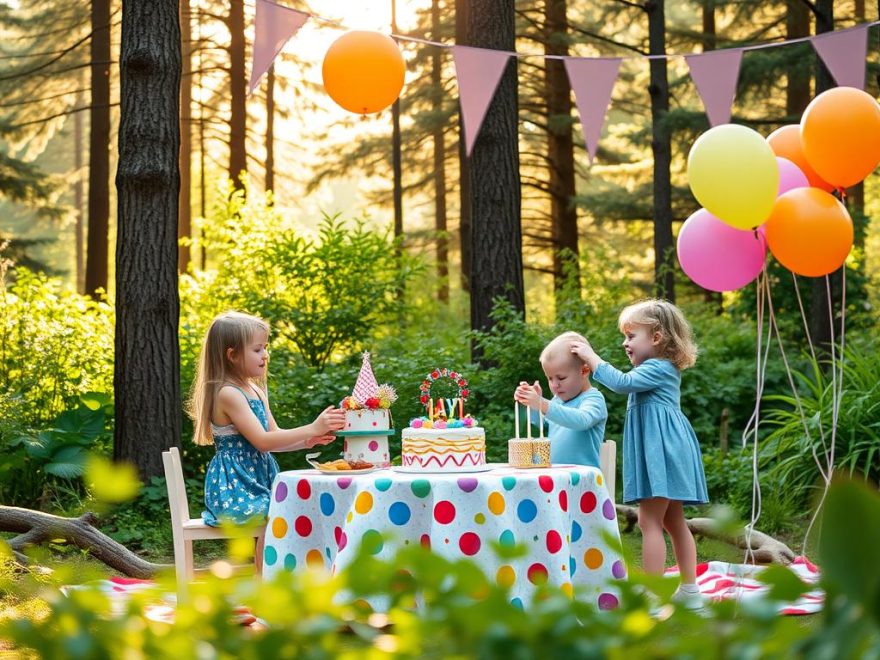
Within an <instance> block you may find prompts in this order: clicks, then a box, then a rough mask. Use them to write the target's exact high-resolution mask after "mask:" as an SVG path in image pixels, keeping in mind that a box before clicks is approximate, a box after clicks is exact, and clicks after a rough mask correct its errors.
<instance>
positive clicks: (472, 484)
mask: <svg viewBox="0 0 880 660" xmlns="http://www.w3.org/2000/svg"><path fill="white" fill-rule="evenodd" d="M458 487H459V488H461V489H462V490H463V491H464V492H465V493H471V492H473V491H474V489H476V487H477V480H476V479H474V478H473V477H462V478H461V479H459V480H458Z"/></svg>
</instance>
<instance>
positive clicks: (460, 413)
mask: <svg viewBox="0 0 880 660" xmlns="http://www.w3.org/2000/svg"><path fill="white" fill-rule="evenodd" d="M458 418H459V419H464V399H463V398H462V399H459V400H458Z"/></svg>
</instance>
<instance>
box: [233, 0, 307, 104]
mask: <svg viewBox="0 0 880 660" xmlns="http://www.w3.org/2000/svg"><path fill="white" fill-rule="evenodd" d="M307 20H309V15H308V14H306V13H304V12H301V11H296V10H295V9H289V8H288V7H282V6H281V5H276V4H275V3H274V2H270V0H257V15H256V19H255V21H254V23H255V28H254V55H253V60H252V63H251V80H250V82H249V83H248V94H250V93H251V92H253V91H254V89H256V87H257V85H258V84H259V82H260V79H261V78H262V77H263V75H264V74H265V73H266V72H267V71H268V70H269V68H270V67H271V66H272V63H273V62H274V61H275V58H276V57H278V53H280V52H281V49H282V48H284V45H285V44H286V43H287V42H288V40H290V38H291V37H292V36H293V35H295V34H296V33H297V32H298V31H299V29H300V28H301V27H302V26H303V25H305V22H306V21H307Z"/></svg>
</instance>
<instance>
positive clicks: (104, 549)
mask: <svg viewBox="0 0 880 660" xmlns="http://www.w3.org/2000/svg"><path fill="white" fill-rule="evenodd" d="M96 522H97V519H96V518H95V515H94V514H93V513H84V514H83V515H81V516H80V517H79V518H62V517H61V516H53V515H51V514H49V513H43V512H42V511H33V510H31V509H20V508H18V507H14V506H0V531H3V532H14V533H17V534H18V536H15V537H13V538H11V539H9V540H8V541H7V543H8V544H9V547H10V548H11V549H12V551H13V552H15V553H16V556H18V557H19V558H20V559H21V558H22V553H23V551H24V550H26V549H27V548H28V546H33V545H39V544H40V543H45V542H47V541H57V540H58V539H64V540H65V541H67V542H68V543H72V544H73V545H75V546H76V547H78V548H81V549H83V550H88V552H89V554H91V555H92V556H93V557H94V558H95V559H98V560H99V561H102V562H104V563H105V564H106V565H107V566H109V567H110V568H113V569H115V570H117V571H119V572H120V573H123V574H125V575H127V576H128V577H134V578H140V579H146V578H151V577H153V576H154V575H155V574H156V573H158V572H159V571H160V570H161V569H164V568H169V567H168V566H167V565H165V564H153V563H151V562H148V561H146V560H145V559H142V558H141V557H139V556H138V555H136V554H135V553H133V552H132V551H131V550H129V549H128V548H126V547H125V546H124V545H121V544H120V543H117V542H116V541H114V540H113V539H111V538H110V537H109V536H107V535H105V534H104V533H102V532H101V531H100V530H98V529H97V528H96V527H95V523H96Z"/></svg>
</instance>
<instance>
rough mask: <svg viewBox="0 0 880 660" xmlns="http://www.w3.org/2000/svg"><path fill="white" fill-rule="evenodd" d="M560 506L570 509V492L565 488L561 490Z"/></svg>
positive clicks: (565, 509) (566, 509) (564, 509)
mask: <svg viewBox="0 0 880 660" xmlns="http://www.w3.org/2000/svg"><path fill="white" fill-rule="evenodd" d="M559 508H560V509H562V510H563V511H568V492H566V491H564V490H560V491H559Z"/></svg>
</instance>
